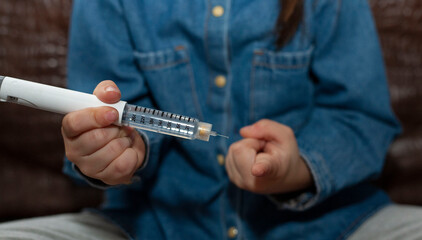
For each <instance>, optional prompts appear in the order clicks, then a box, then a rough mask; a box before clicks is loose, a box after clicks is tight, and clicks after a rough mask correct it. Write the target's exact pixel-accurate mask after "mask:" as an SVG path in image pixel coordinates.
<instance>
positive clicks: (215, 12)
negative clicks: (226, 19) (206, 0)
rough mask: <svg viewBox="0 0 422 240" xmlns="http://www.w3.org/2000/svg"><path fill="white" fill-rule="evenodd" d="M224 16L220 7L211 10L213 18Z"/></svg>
mask: <svg viewBox="0 0 422 240" xmlns="http://www.w3.org/2000/svg"><path fill="white" fill-rule="evenodd" d="M223 14H224V8H223V7H222V6H219V5H218V6H215V7H213V9H212V15H214V17H221V16H223Z"/></svg>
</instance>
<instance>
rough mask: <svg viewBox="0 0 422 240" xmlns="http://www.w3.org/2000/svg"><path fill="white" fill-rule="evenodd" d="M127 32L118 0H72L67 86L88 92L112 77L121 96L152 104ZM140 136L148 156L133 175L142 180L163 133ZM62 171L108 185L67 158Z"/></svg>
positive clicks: (153, 164) (151, 166) (151, 170)
mask: <svg viewBox="0 0 422 240" xmlns="http://www.w3.org/2000/svg"><path fill="white" fill-rule="evenodd" d="M130 36H131V35H130V31H129V28H128V26H127V21H126V20H125V14H124V10H123V9H122V7H121V5H120V1H115V0H90V1H85V0H75V1H74V2H73V11H72V20H71V29H70V38H69V39H70V40H69V54H68V87H69V88H70V89H75V90H78V91H82V92H88V93H92V91H93V90H94V89H95V87H96V85H97V84H98V83H99V82H101V81H102V80H107V79H108V80H113V81H114V82H115V83H116V84H117V86H118V87H119V88H120V90H121V92H122V100H125V101H128V102H129V103H132V104H137V105H141V106H145V107H154V105H153V103H152V101H151V98H150V96H149V95H150V92H149V89H148V86H147V84H146V83H145V80H144V78H143V76H142V72H141V71H140V70H139V68H138V67H137V65H136V62H135V58H134V46H133V42H132V39H131V37H130ZM141 136H142V137H143V139H144V142H145V144H146V148H147V155H148V156H146V157H147V158H146V159H145V164H144V166H142V168H141V169H139V170H138V171H137V172H136V173H135V175H136V177H135V178H140V179H141V181H142V180H145V179H147V178H148V177H150V176H151V175H152V174H153V173H154V170H155V168H156V166H157V161H158V155H159V154H158V153H159V151H158V149H159V147H160V145H161V143H162V141H163V139H164V137H163V136H162V135H159V134H150V133H147V132H141ZM64 172H65V173H67V174H69V175H70V176H72V177H74V178H76V179H78V180H85V181H88V183H90V184H91V185H93V186H97V187H100V188H104V187H108V186H107V185H105V184H102V182H98V181H95V180H93V179H90V178H87V177H86V176H84V175H83V174H81V172H80V171H78V170H77V168H75V167H74V166H72V163H71V162H69V161H68V160H67V159H66V160H65V165H64Z"/></svg>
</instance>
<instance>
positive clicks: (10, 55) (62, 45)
mask: <svg viewBox="0 0 422 240" xmlns="http://www.w3.org/2000/svg"><path fill="white" fill-rule="evenodd" d="M370 3H371V7H372V9H373V12H374V17H375V19H376V22H377V27H378V30H379V33H380V40H381V43H382V47H383V50H384V56H385V62H386V65H387V71H388V77H389V84H390V89H391V96H392V105H393V108H394V111H395V113H396V114H397V116H398V118H399V119H400V121H401V123H402V124H403V134H402V135H400V136H399V138H398V139H397V140H396V141H395V142H394V144H393V145H392V146H391V149H390V151H389V153H388V156H387V160H386V165H385V169H384V171H383V174H382V177H381V179H380V180H379V182H378V183H379V184H380V185H381V186H382V187H383V188H385V189H386V190H387V191H388V193H389V194H390V196H391V197H392V198H393V199H394V200H395V201H397V202H401V203H412V204H420V205H422V174H421V173H422V124H421V123H422V84H421V83H418V81H420V80H422V44H421V42H422V2H421V1H417V0H402V1H385V0H372V1H370ZM70 12H71V0H51V1H35V0H32V1H16V0H1V4H0V75H9V76H14V77H19V78H23V79H28V80H32V81H38V82H42V83H47V84H51V85H56V86H65V85H66V68H65V65H66V53H67V34H68V26H69V17H70ZM61 118H62V117H61V116H60V115H57V114H52V113H48V112H44V111H39V110H35V109H30V108H26V107H23V106H18V105H12V104H3V103H2V104H0V220H1V219H2V220H5V219H12V218H21V217H30V216H38V215H46V214H53V213H60V212H69V211H76V210H79V209H81V208H82V207H86V206H95V205H97V204H99V203H100V201H101V192H100V191H98V190H95V189H92V188H85V187H80V186H77V185H75V184H74V183H72V182H71V181H70V180H69V179H68V178H67V177H66V176H64V175H63V174H62V173H61V167H62V161H63V160H62V159H63V154H64V149H63V142H62V139H61V135H60V123H61Z"/></svg>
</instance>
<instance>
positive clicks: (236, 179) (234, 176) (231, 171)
mask: <svg viewBox="0 0 422 240" xmlns="http://www.w3.org/2000/svg"><path fill="white" fill-rule="evenodd" d="M234 162H235V160H234V159H233V154H231V153H229V154H228V155H227V158H226V164H225V167H226V171H227V175H228V177H229V179H230V181H231V182H232V183H234V184H235V185H236V186H237V187H239V188H244V184H242V183H243V181H242V176H241V175H240V173H239V171H238V169H237V168H236V167H235V166H234Z"/></svg>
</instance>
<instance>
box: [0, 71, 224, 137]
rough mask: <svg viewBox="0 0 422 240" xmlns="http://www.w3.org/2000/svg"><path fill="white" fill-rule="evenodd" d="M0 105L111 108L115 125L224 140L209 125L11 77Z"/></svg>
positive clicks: (2, 84) (2, 86)
mask: <svg viewBox="0 0 422 240" xmlns="http://www.w3.org/2000/svg"><path fill="white" fill-rule="evenodd" d="M0 101H2V102H11V103H17V104H21V105H25V106H29V107H32V108H37V109H42V110H46V111H50V112H55V113H61V114H66V113H69V112H73V111H77V110H81V109H84V108H89V107H100V106H110V107H113V108H115V109H116V110H117V111H118V112H119V120H118V121H117V122H116V123H115V124H116V125H120V126H130V127H134V128H138V129H142V130H146V131H152V132H157V133H162V134H167V135H171V136H175V137H181V138H185V139H191V140H194V139H199V140H203V141H208V140H209V138H210V136H221V137H226V136H223V135H220V134H217V133H216V132H215V131H212V130H211V129H212V124H210V123H205V122H200V121H199V120H198V119H196V118H192V117H187V116H182V115H180V114H174V113H169V112H164V111H160V110H155V109H151V108H146V107H141V106H135V105H131V104H128V103H126V102H125V101H120V102H118V103H115V104H106V103H103V102H101V101H100V100H98V98H97V97H96V96H95V95H92V94H87V93H82V92H77V91H73V90H69V89H64V88H59V87H53V86H49V85H45V84H40V83H35V82H30V81H25V80H21V79H17V78H12V77H4V76H0ZM226 138H227V137H226Z"/></svg>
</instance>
